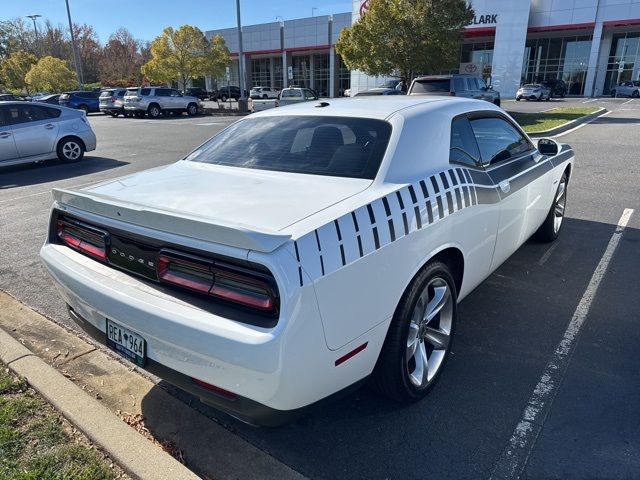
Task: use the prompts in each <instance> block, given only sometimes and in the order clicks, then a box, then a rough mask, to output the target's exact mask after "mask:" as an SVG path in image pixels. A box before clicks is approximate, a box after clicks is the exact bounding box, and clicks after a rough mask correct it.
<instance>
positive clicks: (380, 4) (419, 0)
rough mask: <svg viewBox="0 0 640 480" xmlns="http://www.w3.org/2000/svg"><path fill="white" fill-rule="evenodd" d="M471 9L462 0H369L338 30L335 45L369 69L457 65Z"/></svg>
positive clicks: (408, 71)
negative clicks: (355, 18) (348, 24)
mask: <svg viewBox="0 0 640 480" xmlns="http://www.w3.org/2000/svg"><path fill="white" fill-rule="evenodd" d="M473 16H474V11H473V9H472V8H471V6H470V5H469V4H468V2H467V1H466V0H369V9H368V10H367V11H366V13H364V15H363V16H362V17H361V18H360V19H359V20H358V21H357V22H355V23H354V24H353V25H352V26H351V27H350V28H345V29H343V30H342V31H341V32H340V36H339V38H338V41H337V42H336V51H337V52H338V53H339V54H340V56H341V57H342V59H343V60H344V62H345V64H346V65H347V66H348V67H349V68H351V69H357V70H361V71H362V72H364V73H366V74H367V75H391V74H393V73H396V72H399V73H400V75H401V76H402V77H404V78H406V79H407V80H408V81H410V80H411V79H412V78H413V77H414V76H415V75H416V74H418V73H431V72H438V71H442V70H447V69H449V68H452V67H454V66H456V65H457V63H458V59H459V49H460V41H461V40H462V34H463V29H464V27H466V26H467V25H468V24H469V23H471V21H472V20H473Z"/></svg>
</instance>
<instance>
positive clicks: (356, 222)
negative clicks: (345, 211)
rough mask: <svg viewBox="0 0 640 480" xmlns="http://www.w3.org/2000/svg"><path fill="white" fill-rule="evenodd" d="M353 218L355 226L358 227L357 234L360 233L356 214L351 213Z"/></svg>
mask: <svg viewBox="0 0 640 480" xmlns="http://www.w3.org/2000/svg"><path fill="white" fill-rule="evenodd" d="M351 218H353V226H354V227H356V232H359V231H360V228H359V227H358V219H357V218H356V212H351Z"/></svg>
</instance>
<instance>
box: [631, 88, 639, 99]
mask: <svg viewBox="0 0 640 480" xmlns="http://www.w3.org/2000/svg"><path fill="white" fill-rule="evenodd" d="M631 97H633V98H638V97H640V91H638V90H635V91H634V92H633V93H632V94H631Z"/></svg>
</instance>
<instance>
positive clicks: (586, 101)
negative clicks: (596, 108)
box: [582, 98, 600, 103]
mask: <svg viewBox="0 0 640 480" xmlns="http://www.w3.org/2000/svg"><path fill="white" fill-rule="evenodd" d="M598 100H600V99H599V98H592V99H591V100H585V101H584V102H582V103H591V102H597V101H598Z"/></svg>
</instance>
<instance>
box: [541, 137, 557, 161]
mask: <svg viewBox="0 0 640 480" xmlns="http://www.w3.org/2000/svg"><path fill="white" fill-rule="evenodd" d="M538 151H539V152H540V153H541V154H542V155H547V156H549V157H555V156H556V155H557V154H558V153H559V152H560V145H559V144H558V142H556V141H555V140H552V139H551V138H541V139H540V140H538Z"/></svg>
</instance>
